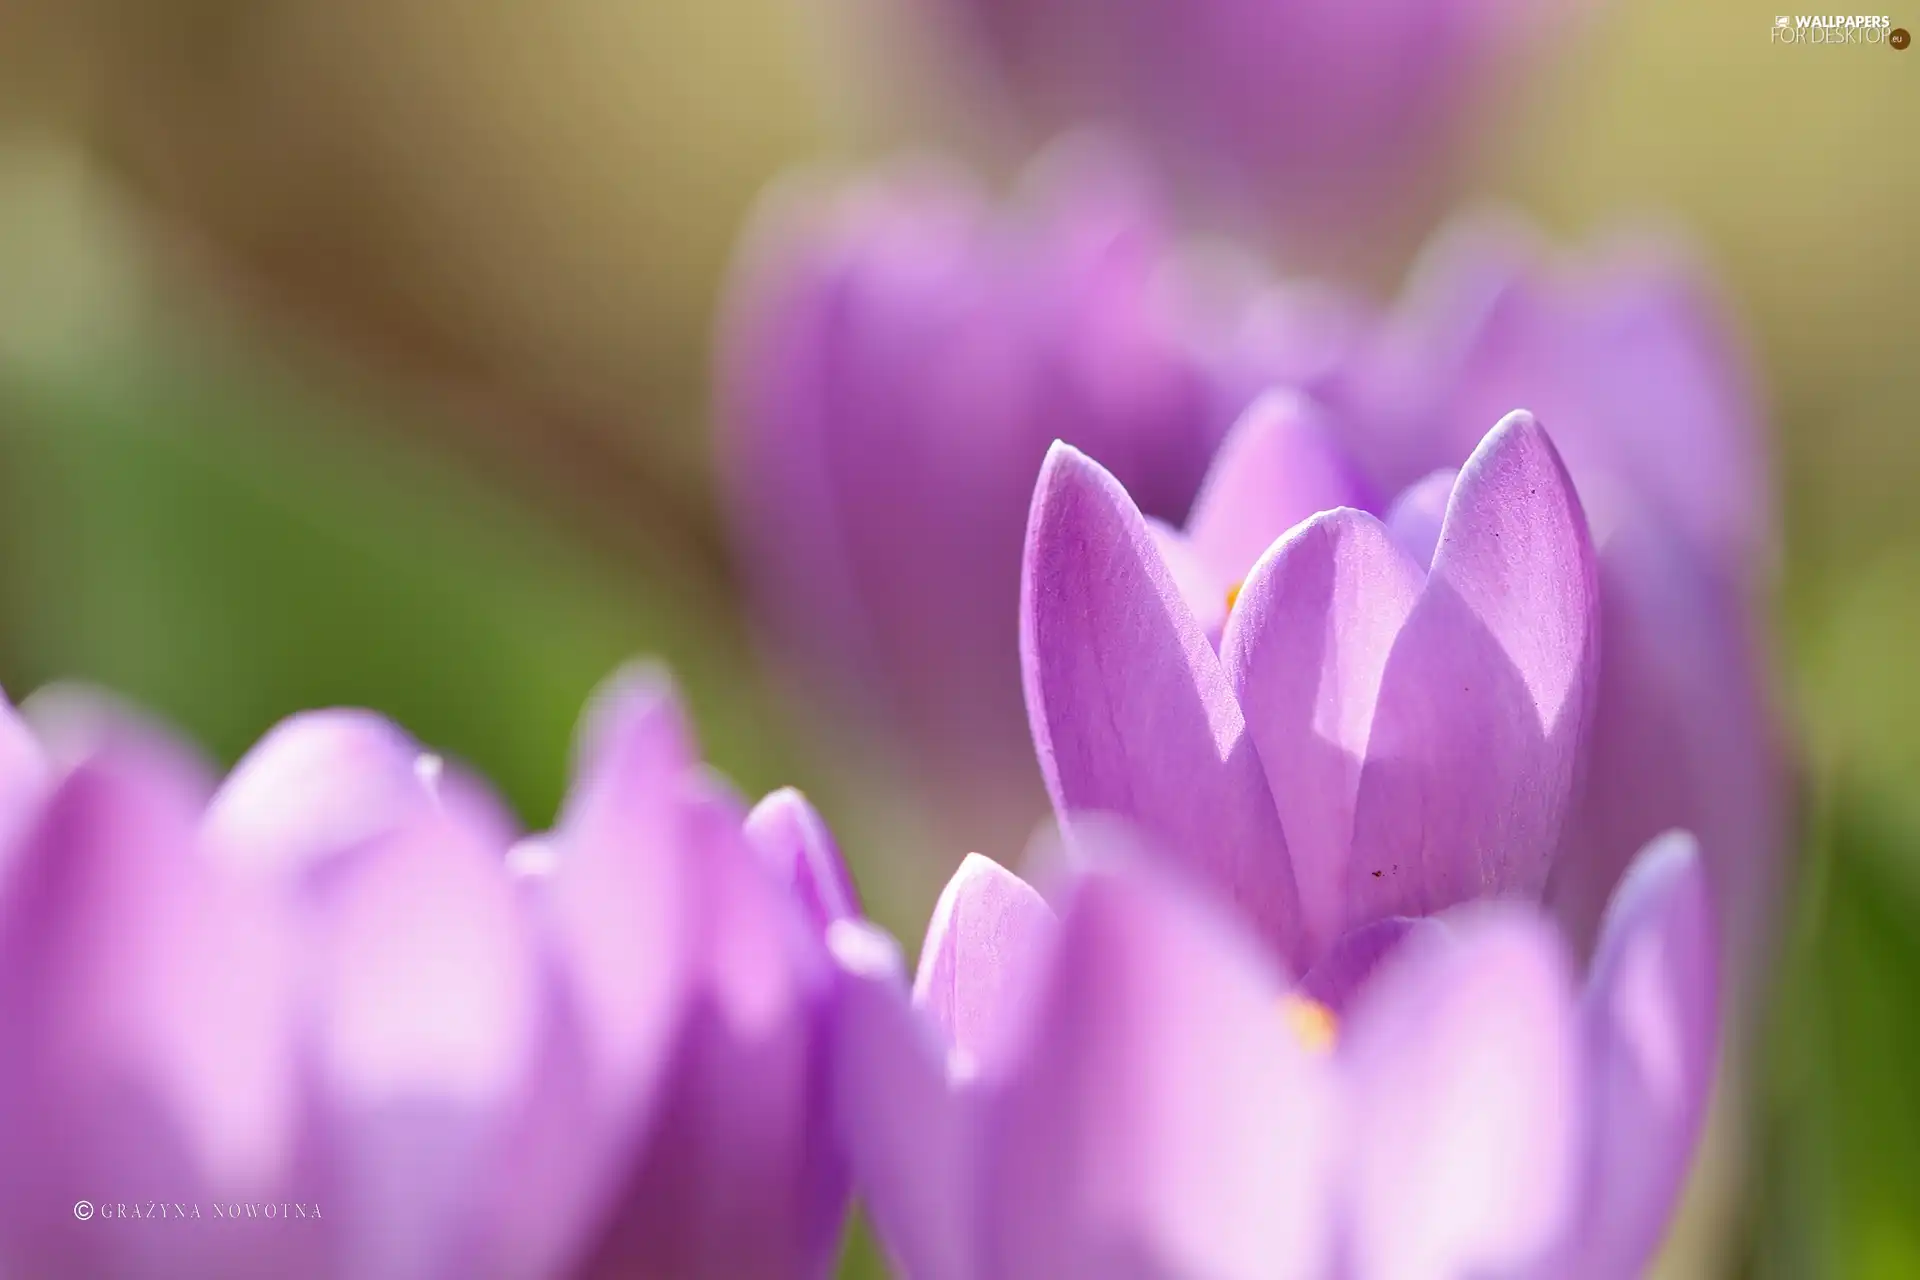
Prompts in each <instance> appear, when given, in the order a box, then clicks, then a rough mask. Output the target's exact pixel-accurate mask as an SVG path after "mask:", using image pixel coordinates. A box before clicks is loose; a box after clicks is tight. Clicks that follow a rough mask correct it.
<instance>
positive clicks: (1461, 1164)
mask: <svg viewBox="0 0 1920 1280" xmlns="http://www.w3.org/2000/svg"><path fill="white" fill-rule="evenodd" d="M1571 979H1572V975H1571V972H1570V967H1569V964H1568V960H1567V957H1566V955H1565V952H1564V948H1563V947H1562V946H1561V944H1560V942H1559V939H1558V937H1557V936H1556V935H1555V934H1554V932H1553V930H1552V929H1551V927H1550V926H1549V925H1548V924H1547V923H1546V921H1545V920H1544V918H1542V917H1539V916H1536V915H1534V914H1531V913H1523V912H1521V911H1518V910H1514V911H1511V912H1507V911H1500V910H1499V909H1483V911H1482V914H1481V915H1479V917H1478V918H1472V919H1464V920H1461V921H1459V922H1457V924H1456V926H1455V927H1454V928H1452V929H1449V930H1448V931H1447V932H1446V933H1445V934H1434V935H1429V936H1425V937H1420V938H1414V939H1409V940H1408V941H1407V943H1406V944H1405V945H1403V946H1402V947H1400V948H1399V949H1398V950H1397V951H1396V952H1395V954H1394V955H1393V956H1392V957H1391V958H1390V959H1389V960H1388V962H1387V963H1386V965H1385V966H1383V968H1382V970H1381V972H1380V973H1378V974H1377V975H1376V976H1375V978H1374V980H1373V982H1372V983H1370V984H1369V986H1368V988H1367V990H1366V991H1365V993H1363V995H1362V996H1361V997H1360V999H1359V1001H1358V1002H1357V1003H1356V1006H1355V1008H1354V1009H1353V1011H1352V1014H1351V1016H1350V1017H1349V1018H1348V1019H1347V1021H1346V1022H1345V1024H1344V1028H1345V1030H1346V1034H1347V1037H1348V1038H1347V1039H1346V1040H1345V1041H1344V1042H1343V1044H1342V1046H1341V1052H1342V1054H1343V1056H1344V1057H1345V1059H1346V1061H1347V1064H1348V1066H1349V1077H1348V1078H1349V1084H1350V1086H1351V1088H1352V1090H1353V1094H1352V1098H1351V1102H1350V1106H1351V1111H1350V1114H1351V1116H1352V1119H1353V1123H1354V1126H1355V1128H1354V1132H1353V1142H1354V1160H1355V1164H1354V1179H1355V1180H1354V1192H1353V1194H1354V1200H1353V1204H1352V1206H1351V1214H1352V1221H1351V1229H1350V1231H1349V1233H1348V1238H1349V1240H1350V1242H1351V1250H1352V1258H1351V1261H1352V1274H1353V1276H1354V1277H1355V1278H1356V1280H1429V1278H1430V1280H1452V1278H1453V1277H1458V1276H1493V1275H1527V1274H1535V1272H1532V1271H1529V1270H1528V1268H1529V1267H1532V1266H1537V1265H1538V1263H1539V1261H1540V1260H1541V1259H1543V1258H1544V1257H1545V1256H1547V1254H1548V1253H1549V1252H1550V1251H1551V1250H1553V1249H1554V1248H1556V1247H1557V1246H1558V1245H1559V1244H1560V1242H1561V1240H1562V1237H1563V1234H1564V1232H1565V1230H1566V1228H1567V1227H1568V1226H1569V1225H1570V1223H1571V1221H1572V1218H1571V1215H1572V1213H1573V1211H1574V1206H1575V1204H1576V1202H1577V1198H1578V1195H1579V1191H1580V1178H1579V1174H1580V1171H1581V1168H1582V1161H1583V1156H1584V1147H1583V1144H1584V1141H1585V1131H1584V1128H1583V1124H1582V1108H1581V1106H1580V1096H1581V1095H1580V1088H1581V1075H1580V1067H1581V1053H1580V1035H1579V1022H1578V1019H1577V1017H1576V1014H1575V1009H1574V997H1573V991H1572V987H1571Z"/></svg>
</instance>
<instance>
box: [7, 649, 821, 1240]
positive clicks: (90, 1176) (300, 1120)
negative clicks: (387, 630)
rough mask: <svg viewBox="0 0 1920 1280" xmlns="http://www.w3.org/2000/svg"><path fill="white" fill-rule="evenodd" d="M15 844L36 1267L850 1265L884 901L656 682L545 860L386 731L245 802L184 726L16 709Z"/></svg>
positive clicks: (338, 747) (343, 743)
mask: <svg viewBox="0 0 1920 1280" xmlns="http://www.w3.org/2000/svg"><path fill="white" fill-rule="evenodd" d="M67 737H68V739H71V735H67ZM0 824H4V826H5V829H6V830H7V831H8V832H9V833H10V834H9V836H8V839H7V844H6V848H5V852H4V854H0V867H3V869H4V871H3V874H4V883H3V884H0V959H3V960H4V964H3V965H0V1028H4V1035H3V1036H0V1183H3V1184H4V1186H3V1187H0V1190H3V1191H4V1194H3V1195H0V1261H3V1262H4V1266H5V1269H7V1270H8V1271H9V1272H16V1271H17V1272H19V1273H21V1274H34V1275H109V1274H110V1275H128V1276H188V1275H192V1276H251V1275H264V1274H275V1275H293V1276H315V1277H322V1276H353V1277H356V1278H359V1277H382V1276H386V1277H428V1276H444V1277H452V1276H461V1277H466V1276H544V1275H552V1274H556V1273H559V1272H562V1271H566V1272H569V1273H573V1274H584V1275H597V1274H609V1275H611V1274H634V1273H639V1274H655V1275H677V1276H716V1277H718V1276H766V1277H782V1276H791V1277H809V1276H821V1275H824V1274H826V1272H827V1270H828V1268H829V1266H830V1264H831V1259H832V1256H833V1252H834V1249H835V1246H836V1244H837V1240H838V1234H839V1227H840V1222H841V1216H842V1213H843V1210H844V1204H845V1198H846V1173H845V1169H844V1162H843V1160H842V1158H841V1156H840V1154H839V1148H838V1146H837V1144H836V1142H835V1140H834V1137H833V1134H832V1132H831V1129H830V1126H829V1124H828V1121H827V1119H826V1113H825V1110H824V1106H823V1098H824V1092H825V1090H826V1088H827V1085H828V1080H827V1076H826V1074H825V1065H824V1064H825V1059H824V1056H823V1055H824V1052H825V1047H824V1041H823V1037H822V1034H821V1033H822V1030H823V1023H822V1017H823V1016H824V1011H825V1009H826V1007H827V1003H826V1001H827V996H828V993H829V965H828V962H827V955H826V951H825V949H824V942H823V933H824V929H825V927H826V925H827V923H828V922H829V920H830V919H834V918H839V917H840V916H843V915H847V914H850V913H852V912H853V911H854V910H855V906H854V903H853V901H852V898H851V893H850V888H849V886H848V882H847V880H846V877H845V873H844V869H843V868H842V867H841V866H840V865H839V860H838V854H837V853H836V852H835V851H834V849H833V847H832V844H831V841H830V840H828V839H827V838H826V837H825V834H824V829H823V828H822V827H821V826H820V824H819V821H818V818H817V817H816V816H815V815H813V814H812V812H811V810H810V809H809V808H808V807H807V806H806V804H805V802H804V801H803V800H801V799H800V798H799V797H798V796H797V795H795V794H793V793H779V794H776V795H775V796H773V797H770V798H769V799H768V800H766V801H764V802H763V803H762V804H761V806H760V807H759V808H758V809H757V810H755V811H754V812H753V813H752V814H751V815H748V814H747V813H746V812H745V810H744V807H743V806H741V805H740V804H739V803H738V802H737V801H736V800H734V799H733V798H732V797H731V796H730V795H728V794H726V793H725V792H724V790H723V789H721V788H720V787H718V786H717V785H715V784H714V783H713V782H711V781H709V780H708V779H707V778H706V777H705V776H704V774H703V773H702V771H701V769H700V766H699V761H698V757H697V755H696V754H695V751H694V748H693V744H692V741H691V738H690V736H689V735H688V733H687V730H686V727H685V724H684V722H683V720H682V717H681V714H680V712H679V709H678V706H677V704H676V700H675V698H674V696H673V694H672V691H671V690H670V689H669V688H668V687H667V686H666V685H665V683H664V682H663V681H662V680H660V679H659V678H658V677H655V676H652V675H646V674H635V675H630V676H624V677H622V678H620V679H617V680H616V681H614V682H613V683H611V684H610V685H609V686H608V687H607V688H606V690H604V691H603V692H602V694H601V695H600V697H599V699H598V700H597V702H596V705H595V707H594V710H593V714H592V715H591V717H590V718H589V721H588V724H587V729H586V732H585V733H584V735H583V741H582V748H581V756H580V760H579V762H578V770H577V775H576V778H575V782H574V785H573V788H572V791H571V794H570V796H569V798H568V800H567V804H566V807H565V809H564V811H563V813H562V814H561V817H560V820H559V822H558V823H557V825H556V826H555V828H554V829H553V830H552V831H550V832H548V833H545V834H543V835H539V836H532V837H525V838H516V835H515V832H514V831H513V830H512V828H511V826H510V825H509V824H508V822H507V820H506V819H505V818H504V816H503V811H502V810H501V809H500V807H499V806H498V805H497V804H496V803H495V802H493V801H492V800H491V799H490V798H489V797H488V796H487V794H486V793H485V791H484V790H483V789H482V788H481V787H480V786H479V784H477V783H476V782H474V781H473V780H471V779H469V778H467V777H466V776H464V775H463V774H461V773H459V772H458V771H457V770H453V769H449V768H446V767H444V766H443V765H442V764H441V763H440V762H439V761H438V760H437V759H436V758H434V757H432V756H428V755H424V754H423V753H422V752H421V751H420V749H419V748H418V747H417V746H416V745H415V744H414V743H413V742H412V741H411V740H409V739H408V738H407V737H406V736H405V735H404V734H402V733H401V732H400V731H398V730H397V729H395V728H394V727H393V726H391V725H390V724H388V723H387V722H385V721H383V720H381V719H379V718H378V717H376V716H373V715H371V714H369V713H364V712H356V711H323V712H314V713H308V714H304V715H300V716H296V717H294V718H292V719H290V720H288V721H286V722H284V723H283V724H281V725H280V726H279V727H277V728H276V729H274V730H273V731H272V732H271V733H270V734H268V735H267V737H266V738H265V739H263V740H262V741H261V743H260V744H259V745H258V746H257V747H255V748H254V750H253V751H252V752H251V753H250V754H249V755H248V756H247V757H246V759H244V760H243V761H242V762H241V763H240V765H239V766H238V767H236V768H235V770H234V771H233V772H232V774H231V775H229V776H228V778H227V779H226V781H225V782H224V783H223V784H222V785H220V786H219V787H218V789H217V790H216V789H213V788H211V787H210V785H209V781H208V779H207V777H206V775H205V773H204V771H203V770H202V768H201V767H200V765H199V764H198V762H197V761H196V760H195V759H194V758H193V757H192V756H191V754H190V753H189V752H187V751H185V750H184V749H182V748H180V747H179V746H177V745H175V744H174V743H173V742H171V741H170V740H169V739H167V738H166V737H164V736H163V735H162V734H160V733H159V732H158V731H156V730H153V729H150V728H146V727H143V726H138V725H134V724H130V723H127V722H124V720H122V719H116V718H111V717H110V718H108V719H106V720H105V721H101V722H99V723H95V724H94V725H92V726H91V727H90V728H89V729H88V731H87V733H86V734H85V735H84V741H79V742H75V741H72V740H63V741H61V742H58V743H56V742H53V741H51V740H48V741H46V742H43V741H41V740H39V739H37V738H36V735H35V734H34V733H33V732H31V731H30V730H28V729H27V728H26V727H25V726H24V725H23V724H22V723H21V722H20V721H18V720H17V719H16V718H15V717H14V716H13V713H12V712H11V710H8V709H6V708H5V707H4V705H3V704H0ZM81 1202H85V1203H86V1205H87V1206H88V1208H87V1209H85V1210H82V1209H81V1208H79V1207H78V1206H79V1205H80V1204H81ZM264 1205H272V1206H274V1210H273V1215H272V1217H271V1220H266V1221H260V1220H255V1221H243V1222H237V1223H236V1222H230V1221H224V1220H222V1215H223V1214H225V1213H227V1212H230V1211H231V1212H238V1213H240V1214H242V1215H243V1216H245V1217H249V1218H257V1217H258V1216H259V1215H260V1214H261V1213H262V1212H263V1210H262V1206H264ZM156 1206H158V1207H156ZM176 1206H178V1207H180V1209H181V1211H183V1212H184V1211H186V1210H187V1209H188V1208H189V1207H190V1208H191V1210H192V1212H193V1213H195V1214H197V1215H198V1216H197V1217H189V1218H188V1219H187V1220H184V1221H171V1222H164V1223H161V1222H143V1221H128V1220H126V1219H127V1217H128V1215H129V1213H131V1214H132V1215H133V1216H136V1217H137V1216H143V1215H144V1216H151V1215H152V1214H154V1213H155V1212H171V1211H172V1210H173V1209H174V1208H175V1207H176ZM246 1206H253V1208H252V1209H251V1210H249V1209H248V1208H246Z"/></svg>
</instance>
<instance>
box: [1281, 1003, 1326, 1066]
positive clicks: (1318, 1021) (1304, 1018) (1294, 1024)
mask: <svg viewBox="0 0 1920 1280" xmlns="http://www.w3.org/2000/svg"><path fill="white" fill-rule="evenodd" d="M1280 1014H1281V1016H1282V1017H1284V1018H1285V1019H1286V1020H1287V1026H1288V1027H1290V1028H1291V1029H1292V1031H1293V1034H1294V1037H1295V1038H1296V1039H1298V1040H1299V1041H1300V1044H1301V1047H1303V1048H1304V1049H1306V1050H1307V1052H1309V1053H1331V1052H1333V1046H1334V1043H1335V1042H1336V1041H1337V1040H1338V1039H1339V1038H1340V1019H1339V1018H1338V1017H1337V1016H1335V1014H1334V1012H1333V1010H1331V1009H1329V1008H1327V1006H1325V1005H1323V1004H1321V1003H1320V1002H1319V1001H1318V1000H1309V999H1307V998H1306V997H1304V996H1287V997H1285V998H1284V999H1283V1000H1281V1002H1280Z"/></svg>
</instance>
